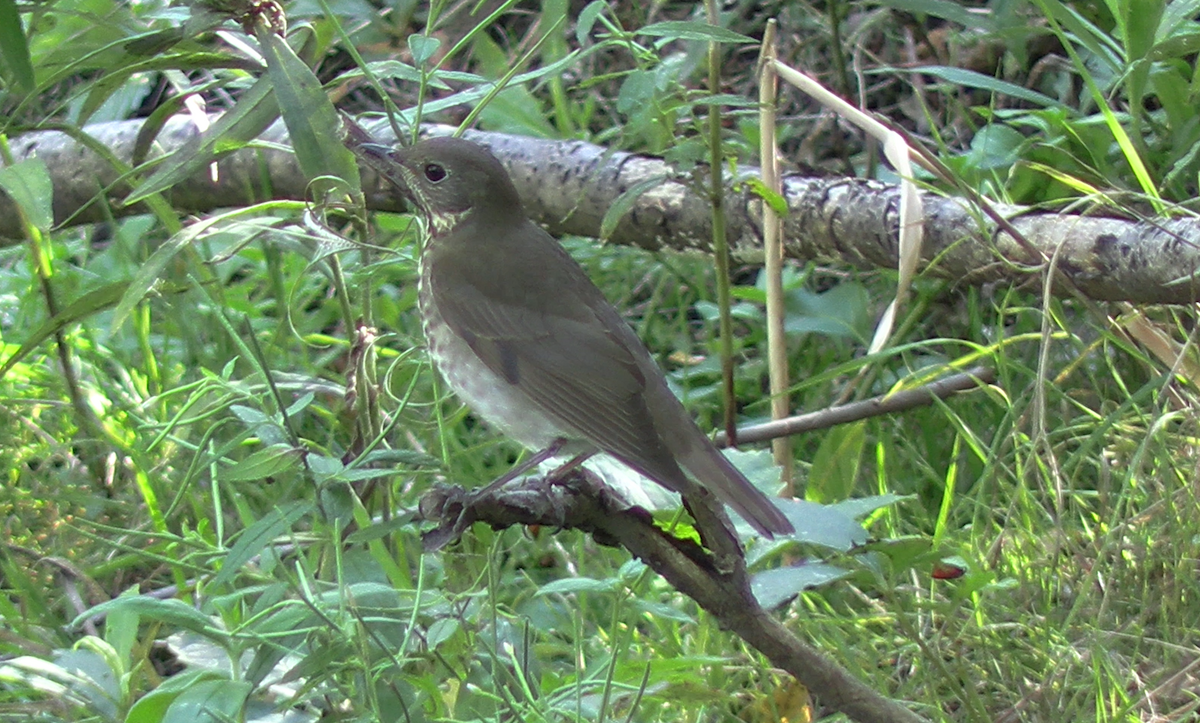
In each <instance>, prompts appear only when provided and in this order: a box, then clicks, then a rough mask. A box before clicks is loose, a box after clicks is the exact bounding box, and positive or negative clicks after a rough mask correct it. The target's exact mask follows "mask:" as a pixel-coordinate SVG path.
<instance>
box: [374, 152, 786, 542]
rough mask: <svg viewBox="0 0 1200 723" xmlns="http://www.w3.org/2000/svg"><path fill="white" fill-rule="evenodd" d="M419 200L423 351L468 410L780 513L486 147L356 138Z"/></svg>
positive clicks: (752, 514) (523, 437)
mask: <svg viewBox="0 0 1200 723" xmlns="http://www.w3.org/2000/svg"><path fill="white" fill-rule="evenodd" d="M363 150H364V151H366V152H367V153H368V154H369V155H371V156H373V157H374V159H375V161H376V162H375V163H373V164H372V165H375V166H377V168H379V170H380V171H381V172H383V173H384V174H385V176H386V177H388V178H389V179H390V180H391V181H393V182H395V183H396V184H397V185H398V186H399V187H400V188H401V189H402V190H404V191H405V192H406V194H407V195H408V196H409V197H411V198H412V200H413V201H414V202H415V203H416V204H417V205H418V206H419V207H420V208H421V211H422V212H423V213H424V215H425V219H426V222H427V230H428V233H429V237H428V239H427V241H426V242H425V245H424V248H423V249H422V252H421V280H420V293H419V299H420V309H421V316H422V320H423V324H424V327H425V333H426V336H427V338H428V341H429V348H430V354H431V356H432V357H433V360H434V363H435V364H436V366H437V367H438V369H439V371H440V372H441V373H442V375H443V376H444V377H445V378H446V381H447V383H448V384H449V386H450V387H451V388H452V389H453V390H454V391H455V393H456V394H458V395H459V397H461V398H462V399H463V400H464V401H466V402H467V404H468V405H470V406H471V407H472V408H473V409H474V410H475V412H476V413H478V414H479V415H480V416H481V417H483V418H484V419H486V420H487V421H488V422H490V423H491V424H493V425H495V426H497V427H499V428H500V430H501V431H503V432H504V433H505V434H507V435H508V436H510V437H512V438H513V439H515V440H517V441H519V442H521V443H522V444H524V445H525V446H527V447H530V448H532V449H542V448H545V447H548V446H549V445H550V444H551V443H553V442H555V441H556V440H565V441H566V443H567V444H566V447H565V448H564V452H567V453H580V452H592V451H596V452H605V453H607V454H609V455H611V456H613V457H615V458H617V459H619V460H620V461H622V462H623V463H625V464H627V465H628V466H630V467H632V468H633V469H635V470H637V471H638V472H640V473H642V474H643V475H645V476H646V477H648V478H650V479H652V480H654V481H655V482H657V483H659V484H661V485H663V486H664V487H666V488H668V489H671V490H674V491H676V492H685V491H687V489H688V487H689V482H688V479H687V478H686V477H685V476H684V475H685V472H684V470H686V471H687V474H690V475H691V478H692V479H694V480H695V481H696V482H697V483H699V484H700V485H701V486H703V487H705V488H707V489H708V490H709V491H711V492H713V493H715V494H716V495H717V497H718V498H719V499H721V501H723V502H724V503H725V504H727V505H729V506H730V507H732V508H733V509H735V510H737V511H738V512H739V513H740V514H741V515H742V517H744V518H746V520H747V521H748V522H750V523H751V524H752V525H753V526H754V527H755V528H756V529H757V530H758V531H759V532H761V533H762V534H764V535H767V536H772V535H774V534H786V533H790V532H792V531H793V527H792V524H791V523H790V522H789V521H788V519H787V518H786V517H785V516H784V515H783V514H782V513H781V512H780V511H779V509H778V508H777V507H776V506H775V505H774V504H773V503H772V502H771V501H770V500H769V499H768V498H767V497H766V496H765V495H763V494H762V493H761V492H759V491H758V490H757V489H755V488H754V486H753V485H751V484H750V482H749V481H747V480H746V478H745V476H743V475H742V474H741V473H740V472H739V471H738V470H737V469H736V468H735V467H734V466H733V465H732V464H730V463H729V461H728V460H727V459H726V458H725V457H724V456H723V455H722V454H721V453H720V452H719V451H717V449H716V448H715V447H714V446H713V444H712V442H710V441H709V439H708V438H707V437H706V436H704V433H703V432H701V431H700V429H699V427H697V426H696V423H695V422H694V421H693V420H692V418H691V416H690V415H689V414H688V413H687V411H686V410H685V409H684V407H683V405H682V404H681V403H680V402H679V400H678V399H676V398H675V395H673V394H672V393H671V390H670V389H669V388H668V386H667V382H666V379H665V378H664V377H663V374H662V371H661V370H660V369H659V368H658V366H657V365H656V364H655V362H654V360H653V358H652V357H651V356H650V353H649V352H648V351H647V350H646V347H645V346H644V345H643V344H642V342H641V340H639V339H638V338H637V336H636V335H635V334H634V333H633V330H632V329H630V327H629V325H628V324H626V323H625V320H624V319H622V318H621V316H620V314H618V313H617V311H616V309H614V308H613V307H612V305H611V304H609V303H608V301H607V300H606V299H605V298H604V296H603V294H601V293H600V290H599V289H598V288H596V286H595V284H593V283H592V281H591V280H590V279H589V278H588V277H587V275H586V274H585V273H584V271H583V269H582V268H580V266H579V264H577V263H576V262H575V260H574V259H572V258H571V257H570V255H568V254H567V253H566V251H564V250H563V248H562V247H561V246H560V245H559V244H558V243H557V242H556V241H555V240H554V239H553V238H552V237H551V236H550V235H549V234H548V233H546V231H545V230H543V229H542V228H541V227H539V226H537V225H536V224H534V223H533V222H532V221H530V220H529V219H528V218H527V217H526V215H525V213H524V210H523V209H522V208H521V202H520V199H519V198H518V196H517V192H516V189H515V188H514V187H513V184H512V180H511V179H510V178H509V176H508V173H507V172H506V171H505V170H504V167H503V166H501V165H500V162H499V161H497V160H496V158H495V157H494V156H493V155H492V154H491V153H489V152H488V151H487V150H486V149H485V148H483V147H482V146H479V145H477V144H475V143H472V142H470V141H466V140H461V139H457V138H435V139H431V140H426V141H422V142H419V143H417V144H416V145H415V146H413V147H411V148H405V149H399V150H394V151H393V150H390V149H386V148H384V147H382V146H374V147H371V146H364V147H363Z"/></svg>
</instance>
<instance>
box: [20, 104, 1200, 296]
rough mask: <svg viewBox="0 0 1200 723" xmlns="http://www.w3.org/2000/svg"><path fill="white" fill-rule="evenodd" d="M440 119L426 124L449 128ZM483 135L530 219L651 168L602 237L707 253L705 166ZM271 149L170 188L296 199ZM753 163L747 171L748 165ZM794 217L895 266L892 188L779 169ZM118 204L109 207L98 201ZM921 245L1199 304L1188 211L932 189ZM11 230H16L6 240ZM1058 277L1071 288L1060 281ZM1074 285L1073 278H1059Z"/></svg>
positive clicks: (121, 137)
mask: <svg viewBox="0 0 1200 723" xmlns="http://www.w3.org/2000/svg"><path fill="white" fill-rule="evenodd" d="M364 125H365V126H366V127H367V128H368V129H370V130H371V131H372V133H373V134H374V135H375V136H376V138H378V139H379V140H380V141H382V142H390V141H391V140H392V135H391V132H390V131H389V130H387V129H386V124H385V123H380V122H367V123H364ZM140 128H141V121H122V122H115V123H103V124H97V125H94V126H88V127H87V128H85V129H84V130H85V131H86V132H87V133H88V134H89V135H90V136H91V137H92V138H93V139H95V142H96V143H97V144H98V145H99V146H103V147H105V148H107V149H108V150H109V152H111V153H112V155H113V156H114V157H115V158H117V159H118V160H120V161H121V162H123V163H129V162H130V160H131V158H132V155H133V148H134V143H135V140H136V137H137V133H138V131H139V130H140ZM449 130H450V129H448V128H441V127H431V128H429V129H428V132H431V133H446V132H449ZM195 133H196V130H195V127H194V125H193V124H192V122H191V120H190V119H189V118H188V117H186V116H178V117H176V118H172V119H171V120H170V121H169V122H168V123H167V124H166V126H165V127H164V129H163V131H162V132H161V133H160V134H159V136H158V139H157V143H156V146H155V151H154V153H152V157H153V156H156V155H161V154H162V153H165V152H168V151H170V150H173V149H175V148H178V147H179V146H181V145H182V144H183V143H184V142H185V141H186V140H187V139H188V138H189V137H191V136H192V135H194V134H195ZM467 135H468V137H469V138H472V139H473V140H476V141H479V142H480V143H483V144H485V145H487V146H489V147H490V148H491V149H492V151H493V152H495V153H496V155H497V156H499V157H500V159H501V160H502V161H503V162H504V164H505V165H506V166H507V167H508V169H509V171H510V172H511V173H512V176H513V180H514V182H515V183H516V184H517V188H518V190H519V191H520V192H521V197H522V199H523V200H524V202H525V204H526V206H527V210H528V212H529V213H530V215H531V216H532V217H534V218H535V219H537V220H538V221H540V222H541V223H543V224H545V225H546V226H547V227H548V228H550V230H551V231H553V232H555V233H560V234H561V233H571V234H578V235H582V236H596V235H598V234H599V232H600V224H601V220H602V219H603V218H604V216H605V213H606V212H607V211H608V209H609V208H611V207H612V206H613V204H614V202H615V201H616V199H617V198H618V197H620V196H621V194H622V193H624V192H625V191H627V190H628V189H630V188H633V187H634V186H636V185H637V184H639V183H642V182H645V181H647V180H649V179H661V183H658V184H657V185H655V186H654V187H653V188H651V189H650V190H649V191H647V192H645V193H643V194H642V195H641V196H639V197H638V198H637V199H636V201H635V202H634V203H633V204H632V206H631V207H630V209H629V212H628V213H627V214H626V215H625V216H624V217H623V218H622V219H621V221H620V222H619V223H618V224H617V225H616V227H615V229H614V231H613V233H612V234H611V237H610V239H609V240H611V241H612V242H614V243H620V244H628V245H636V246H641V247H643V248H648V249H664V248H670V249H676V250H681V251H686V250H700V251H705V252H707V251H709V250H710V238H711V234H710V232H709V229H710V223H711V208H710V207H709V206H708V202H707V200H706V192H705V191H704V190H703V188H702V186H701V176H695V177H693V176H687V175H680V174H678V173H676V172H674V170H673V169H672V168H671V167H669V166H668V165H667V164H666V163H664V162H663V161H661V160H657V159H652V158H645V157H641V156H636V155H632V154H628V153H623V152H619V151H609V150H606V149H604V148H601V147H599V146H595V145H592V144H589V143H585V142H582V141H552V140H542V139H535V138H525V137H519V136H510V135H504V134H499V133H487V132H469V133H468V134H467ZM260 140H262V141H265V142H266V144H265V145H264V146H260V147H258V148H247V149H243V150H241V151H238V152H236V153H233V154H231V155H229V156H227V157H226V158H225V159H224V160H222V161H221V162H220V163H219V164H218V172H217V174H216V176H215V179H214V177H213V176H212V175H211V174H210V173H204V174H199V175H198V176H197V177H194V178H191V179H188V180H187V181H186V182H184V183H180V184H178V185H176V186H175V187H174V188H173V189H171V192H170V194H169V201H170V203H171V204H172V205H173V206H174V207H175V208H178V209H180V210H183V211H189V212H205V211H210V210H212V209H216V208H222V207H233V206H242V205H247V204H250V203H253V202H257V201H263V200H266V199H268V198H303V196H304V192H305V181H304V178H303V176H302V175H301V173H300V170H299V168H298V166H297V165H296V163H295V161H294V159H293V158H292V156H291V155H290V154H289V153H287V152H286V151H283V150H279V149H278V148H277V147H276V146H277V145H278V144H286V143H287V134H286V131H285V130H284V128H283V126H282V124H281V123H277V124H275V125H274V126H272V127H271V128H270V129H269V130H268V131H267V132H266V133H265V134H263V136H262V138H261V139H260ZM12 149H13V153H14V155H15V157H16V158H17V159H18V160H20V159H24V158H28V157H31V156H33V155H37V156H38V157H40V158H41V159H43V160H44V161H45V162H46V164H47V166H48V167H49V169H50V173H51V177H52V180H53V184H54V213H55V220H56V222H57V223H60V224H79V223H90V222H95V221H100V220H103V219H104V218H106V216H107V215H109V214H111V215H112V216H116V217H120V216H125V215H129V214H131V213H140V212H144V209H143V208H138V207H134V208H125V207H122V206H121V205H120V199H121V198H122V197H123V196H124V194H125V193H126V192H127V191H128V190H129V186H128V185H124V184H121V183H119V182H118V181H119V179H120V173H119V172H118V170H117V169H115V168H113V166H112V164H111V163H109V162H108V161H107V160H105V159H104V157H103V156H102V155H101V154H98V153H95V152H93V151H91V150H89V149H88V148H87V147H86V146H85V145H83V144H80V143H78V142H76V141H75V140H73V139H71V138H70V137H69V136H68V135H66V134H64V133H59V132H55V131H44V132H36V133H29V134H26V135H24V136H20V137H18V138H16V139H14V141H13V143H12ZM755 173H757V170H756V169H752V168H746V169H742V176H743V177H746V176H750V175H754V174H755ZM783 183H784V194H785V197H786V199H787V203H788V208H789V213H788V216H787V218H786V219H785V223H784V236H785V244H786V247H785V252H786V253H787V255H788V256H790V257H792V258H796V259H826V260H841V261H845V262H849V263H851V264H854V265H856V266H859V267H861V268H880V267H885V268H890V267H894V266H895V265H896V258H897V255H896V254H897V251H896V225H897V222H898V218H897V217H898V203H899V201H898V195H897V191H896V188H895V187H893V186H889V185H887V184H883V183H877V182H872V181H861V180H856V179H847V178H807V177H803V176H798V175H788V176H785V177H784V179H783ZM364 184H365V189H366V191H367V197H368V201H367V202H368V205H369V206H370V207H371V208H372V209H375V210H388V211H395V210H399V209H400V208H402V202H401V200H400V199H399V198H398V197H397V196H396V195H395V194H394V193H393V191H392V189H391V188H389V187H387V186H386V185H385V184H380V183H379V181H378V179H377V178H376V177H375V176H374V175H373V174H372V173H371V172H370V171H369V170H367V169H364ZM734 190H735V191H736V192H733V193H730V194H728V195H727V196H726V217H727V220H728V232H729V242H730V247H731V249H732V250H733V252H734V254H735V255H736V256H738V257H739V258H741V259H742V260H746V261H754V260H756V259H757V258H760V257H761V254H762V243H761V242H762V203H761V201H760V200H759V199H758V198H757V197H755V196H754V195H753V194H752V193H751V192H750V191H749V190H748V189H746V188H742V187H739V186H738V185H737V184H736V182H735V188H734ZM102 203H107V204H109V209H108V210H107V211H106V210H105V209H103V208H102V207H101V205H100V204H102ZM924 203H925V211H926V217H925V234H926V236H925V238H926V241H925V256H926V260H927V261H928V262H930V263H932V264H933V266H932V269H931V273H934V274H937V275H940V276H943V277H946V278H951V279H955V280H958V281H960V282H961V283H963V284H978V283H985V282H993V281H1008V282H1011V283H1021V282H1026V281H1032V282H1036V283H1041V281H1042V280H1043V279H1044V278H1045V272H1044V267H1045V259H1048V258H1049V257H1050V256H1052V255H1053V254H1054V253H1055V252H1056V251H1057V252H1058V253H1059V260H1058V268H1059V270H1060V271H1061V272H1062V273H1063V274H1064V275H1065V276H1066V278H1067V279H1069V280H1070V282H1071V283H1072V284H1073V285H1074V286H1075V288H1076V289H1078V290H1079V291H1080V292H1082V293H1083V294H1085V295H1086V296H1088V297H1089V298H1092V299H1096V300H1125V301H1133V302H1149V303H1190V302H1194V301H1198V300H1200V281H1198V280H1197V278H1196V277H1197V273H1198V272H1200V222H1197V221H1196V220H1193V219H1186V218H1180V219H1170V220H1168V219H1151V220H1148V221H1140V222H1139V221H1131V220H1126V219H1117V218H1102V217H1087V216H1078V215H1071V214H1064V213H1050V212H1032V211H1029V210H1027V209H1021V208H1018V207H1013V206H1001V207H1000V208H999V211H1000V212H1001V213H1002V214H1003V215H1004V216H1006V217H1008V218H1010V219H1011V224H1012V228H1013V229H1014V230H1015V231H1016V232H1017V233H1019V234H1020V235H1021V236H1022V237H1023V238H1024V239H1025V240H1026V241H1027V242H1028V245H1025V244H1022V243H1019V242H1018V241H1017V240H1016V239H1015V238H1013V237H1012V236H1010V235H1009V234H1008V233H1005V232H1001V231H1000V230H998V228H997V226H996V224H995V223H994V222H992V221H990V220H988V219H987V217H986V215H985V214H983V213H981V212H979V211H978V210H977V209H972V208H971V207H969V206H968V204H966V203H965V202H963V201H960V200H958V199H953V198H945V197H941V196H936V195H933V194H926V196H925V198H924ZM11 204H12V202H11V200H10V199H9V198H8V197H7V196H5V195H4V194H3V193H0V245H5V244H10V243H14V242H15V239H16V238H17V237H18V236H19V235H20V233H21V230H20V228H19V226H18V224H17V216H16V214H15V213H14V212H13V208H12V205H11ZM6 239H7V240H6ZM1059 285H1060V286H1063V284H1061V283H1060V284H1059ZM1060 290H1061V291H1064V292H1065V291H1066V290H1065V289H1060Z"/></svg>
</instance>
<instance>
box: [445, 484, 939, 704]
mask: <svg viewBox="0 0 1200 723" xmlns="http://www.w3.org/2000/svg"><path fill="white" fill-rule="evenodd" d="M421 512H422V514H423V515H424V516H425V517H426V519H432V520H434V521H437V522H439V523H440V524H439V527H438V528H437V529H436V530H435V531H434V532H433V533H431V535H432V536H433V537H434V538H435V539H437V540H439V541H440V540H443V539H445V538H446V537H448V536H457V535H458V534H460V533H461V531H462V530H463V529H464V528H465V526H466V525H468V524H470V522H473V521H478V522H483V523H485V524H488V525H491V526H492V527H495V528H504V527H509V526H512V525H545V526H550V527H562V528H568V529H569V528H574V529H578V530H583V531H584V532H587V533H590V534H591V535H592V536H593V537H594V538H595V539H596V541H597V542H600V543H602V544H605V545H613V546H621V547H624V548H625V549H627V550H629V552H630V553H632V554H633V555H634V556H636V557H637V558H639V559H640V560H642V561H643V562H645V563H646V564H647V565H649V566H650V567H651V568H653V569H654V571H655V572H657V573H658V574H659V575H662V577H663V578H664V579H666V580H667V581H668V582H669V583H671V585H673V586H674V587H675V589H677V590H679V591H680V592H682V593H683V594H685V595H687V596H688V597H690V598H691V599H693V600H695V601H696V603H697V604H699V605H700V607H702V608H704V609H705V610H706V611H708V613H709V614H711V615H712V616H713V617H715V618H717V620H718V621H719V622H720V624H721V626H722V627H724V628H726V629H728V630H730V631H731V632H733V633H734V634H736V635H738V636H740V637H741V638H742V639H743V640H745V641H746V642H748V643H749V644H750V645H752V646H754V647H755V648H757V649H758V650H759V651H760V652H762V654H763V655H765V656H766V657H767V658H768V659H769V660H770V661H771V662H772V663H773V664H774V665H775V666H777V667H779V668H782V669H783V670H786V671H787V672H789V673H791V674H792V675H793V676H795V677H796V679H797V680H799V681H800V682H801V683H803V684H804V685H805V686H806V687H807V688H808V689H809V690H810V691H812V693H813V694H814V695H816V696H817V697H819V698H820V700H821V703H822V704H824V705H827V706H830V707H832V708H834V709H836V710H838V711H840V712H842V713H845V714H846V715H847V716H849V717H850V718H852V719H854V720H856V721H860V723H896V722H900V723H920V721H922V720H923V719H922V718H921V717H920V716H918V715H917V714H915V713H913V712H912V711H910V710H908V709H907V708H905V707H904V706H902V705H900V704H899V703H897V702H896V701H894V700H891V699H889V698H886V697H884V696H882V695H880V694H879V693H877V692H875V691H874V690H872V689H871V688H869V687H868V686H866V685H865V684H863V683H862V682H861V681H859V680H858V679H856V678H855V677H854V676H853V675H851V674H850V673H849V671H847V670H846V669H844V668H842V667H841V666H840V665H838V664H837V663H836V662H834V661H832V660H830V659H829V658H827V657H825V656H824V655H823V654H822V653H821V652H820V651H818V650H816V649H815V648H813V647H812V646H811V645H809V644H808V643H806V642H804V641H802V640H800V638H798V637H797V636H796V635H795V634H794V633H793V632H792V631H791V630H789V629H788V628H787V627H785V626H784V625H783V624H782V623H781V622H779V621H778V620H777V619H776V618H775V617H774V616H772V615H771V614H770V613H768V612H767V611H766V610H763V609H762V607H761V606H760V605H759V604H758V601H757V600H756V599H755V598H754V595H753V594H752V593H751V592H750V579H749V576H748V575H747V573H746V569H745V565H735V566H731V567H730V566H725V565H722V564H721V562H720V561H719V560H715V559H714V558H712V557H710V556H709V555H708V554H707V553H706V552H705V551H704V550H703V549H702V548H700V547H699V546H698V545H696V544H695V543H693V542H690V541H688V540H680V539H677V538H675V537H672V536H670V535H668V534H666V533H665V532H663V531H662V530H660V529H659V528H658V527H655V526H654V524H653V520H652V519H651V517H650V516H649V515H648V514H647V513H646V512H645V511H644V510H642V509H640V508H637V507H629V505H628V504H627V503H625V502H624V501H622V500H621V499H619V498H618V497H617V496H616V495H615V494H614V493H613V492H612V491H611V490H609V489H608V488H607V487H606V486H604V484H603V483H601V482H600V481H599V480H597V479H596V478H595V477H594V476H592V475H591V474H590V473H589V472H587V470H586V469H582V468H576V469H575V470H573V471H572V472H571V473H569V474H567V475H565V476H563V477H562V478H561V479H557V480H555V481H554V482H547V481H546V479H544V478H526V479H525V480H523V481H522V482H520V483H513V484H509V485H506V486H503V487H500V488H497V489H488V490H485V491H483V492H482V493H471V492H468V491H467V490H464V489H462V488H460V487H453V486H449V485H440V486H438V487H435V488H434V489H433V490H431V491H430V492H429V493H428V494H427V495H426V496H425V498H424V499H423V500H422V501H421Z"/></svg>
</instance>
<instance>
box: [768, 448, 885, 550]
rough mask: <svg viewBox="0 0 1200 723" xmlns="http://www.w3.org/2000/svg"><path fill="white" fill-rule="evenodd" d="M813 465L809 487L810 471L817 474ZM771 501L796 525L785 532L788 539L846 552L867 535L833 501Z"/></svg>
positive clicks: (861, 542) (863, 541) (862, 540)
mask: <svg viewBox="0 0 1200 723" xmlns="http://www.w3.org/2000/svg"><path fill="white" fill-rule="evenodd" d="M819 454H820V452H818V455H819ZM813 468H814V469H813V473H812V474H811V475H810V476H809V488H810V489H811V487H812V479H813V475H815V474H816V462H814V463H813ZM774 502H775V504H776V505H778V506H779V509H780V510H781V511H782V512H783V514H785V515H787V518H788V519H789V520H791V521H792V525H794V526H795V528H796V531H795V532H794V533H792V534H791V535H788V538H787V539H789V540H795V541H796V542H803V543H805V544H806V545H820V546H821V547H828V548H829V549H831V550H838V551H840V552H848V551H849V550H852V549H854V548H855V547H857V546H859V545H862V544H864V543H866V541H867V539H868V537H867V531H866V530H864V529H863V526H862V525H860V524H859V523H858V522H856V521H855V519H854V518H853V517H851V516H850V515H848V514H847V513H846V512H845V511H843V510H840V509H838V508H837V507H836V506H834V505H823V504H818V503H816V502H809V501H807V500H785V499H777V500H775V501H774Z"/></svg>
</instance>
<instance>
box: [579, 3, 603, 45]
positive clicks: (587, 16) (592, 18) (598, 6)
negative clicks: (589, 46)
mask: <svg viewBox="0 0 1200 723" xmlns="http://www.w3.org/2000/svg"><path fill="white" fill-rule="evenodd" d="M607 9H608V2H607V0H592V2H590V3H588V5H587V7H585V8H584V9H583V10H582V11H580V13H579V17H578V19H577V20H576V21H575V40H576V41H578V42H579V44H580V45H583V42H584V41H585V40H587V37H588V35H591V33H592V26H593V25H595V24H596V21H597V20H599V19H600V16H601V15H602V14H604V11H605V10H607Z"/></svg>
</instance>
